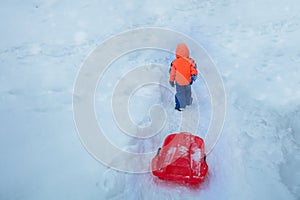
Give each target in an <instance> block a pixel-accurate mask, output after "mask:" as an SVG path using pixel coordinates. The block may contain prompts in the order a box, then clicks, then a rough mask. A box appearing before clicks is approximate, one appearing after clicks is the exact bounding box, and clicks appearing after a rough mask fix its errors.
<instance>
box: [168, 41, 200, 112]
mask: <svg viewBox="0 0 300 200" xmlns="http://www.w3.org/2000/svg"><path fill="white" fill-rule="evenodd" d="M189 56H190V52H189V49H188V47H187V46H186V44H184V43H179V44H178V45H177V48H176V59H175V60H173V62H172V63H171V68H170V80H169V82H170V85H171V86H172V87H174V86H175V83H176V95H175V109H176V110H178V111H183V110H184V108H185V107H186V106H187V105H191V104H192V100H193V99H192V93H191V85H192V83H193V81H195V80H196V78H197V75H198V71H197V66H196V64H195V62H194V60H193V59H191V58H190V57H189ZM174 81H175V83H174Z"/></svg>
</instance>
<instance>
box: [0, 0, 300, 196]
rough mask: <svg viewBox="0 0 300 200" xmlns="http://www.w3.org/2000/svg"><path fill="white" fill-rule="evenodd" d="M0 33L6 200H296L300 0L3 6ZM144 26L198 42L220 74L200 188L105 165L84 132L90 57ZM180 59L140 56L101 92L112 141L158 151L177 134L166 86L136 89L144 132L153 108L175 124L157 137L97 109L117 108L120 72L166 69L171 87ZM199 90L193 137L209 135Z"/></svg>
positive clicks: (117, 67)
mask: <svg viewBox="0 0 300 200" xmlns="http://www.w3.org/2000/svg"><path fill="white" fill-rule="evenodd" d="M0 27H1V32H0V36H1V43H0V122H1V123H0V199H1V200H2V199H3V200H10V199H22V200H23V199H30V200H33V199H37V200H39V199H44V200H48V199H210V200H212V199H218V200H220V199H230V200H231V199H233V200H235V199H236V200H238V199H249V200H250V199H273V200H276V199H278V200H279V199H280V200H281V199H286V200H290V199H291V200H293V199H294V200H297V199H300V181H299V180H300V170H299V169H300V158H299V157H300V154H299V147H300V146H299V145H300V47H299V45H300V39H299V36H300V4H299V2H298V1H297V0H287V1H280V0H272V1H271V0H253V1H246V0H220V1H218V0H206V1H205V0H203V1H200V0H199V1H197V0H189V1H153V0H151V1H150V0H145V1H138V0H136V1H132V0H131V1H126V2H125V1H124V2H121V1H114V0H113V1H112V0H101V1H96V0H89V1H77V0H76V1H67V0H64V1H62V0H45V1H42V0H28V1H21V0H3V1H1V2H0ZM141 27H161V28H168V29H173V30H175V31H179V32H181V33H184V34H186V35H188V36H190V37H191V38H193V39H194V40H196V41H197V42H198V43H199V44H201V45H202V46H203V47H204V48H205V49H206V50H207V52H208V54H209V55H210V56H211V58H212V59H213V60H214V62H215V63H216V66H217V68H218V70H219V72H220V74H221V76H222V78H223V81H224V85H225V88H226V94H227V115H226V122H225V126H224V129H223V133H222V136H221V138H220V140H219V142H218V143H217V145H216V146H215V149H214V150H213V152H212V153H211V154H210V155H209V157H208V158H207V161H208V165H209V177H208V178H207V180H206V181H205V182H204V183H203V184H202V185H201V187H200V188H191V187H188V186H186V185H180V184H171V183H166V182H163V181H159V180H157V179H156V178H154V177H153V176H152V175H151V174H150V173H148V174H140V175H137V174H126V173H122V172H116V171H114V170H112V169H108V168H107V167H105V166H104V165H102V164H100V163H99V162H97V161H96V160H95V159H93V158H92V156H91V155H90V154H89V153H88V152H87V151H86V150H85V149H84V147H83V146H82V144H81V143H80V140H79V137H78V135H77V133H76V128H75V124H74V121H73V113H72V92H73V84H74V82H75V79H76V76H77V73H78V72H79V69H80V66H81V65H82V63H83V61H84V59H85V58H86V57H87V55H88V54H89V52H91V51H92V50H93V49H94V48H95V47H96V46H97V45H99V44H101V42H103V41H104V40H106V39H107V38H109V37H111V36H113V35H115V34H118V33H120V32H122V31H127V30H131V29H133V28H141ZM175 47H176V44H175V43H174V49H175ZM191 56H193V55H191ZM172 59H173V57H172V55H171V54H167V53H165V52H159V51H141V52H137V53H133V54H130V55H128V56H125V57H124V58H121V59H120V60H119V61H117V62H116V63H114V64H113V65H112V66H111V68H110V70H109V71H108V72H107V75H106V76H105V80H106V81H104V82H103V83H104V84H102V86H103V87H99V88H98V90H97V95H96V112H97V116H98V119H99V123H100V124H101V123H103V126H104V127H103V129H104V130H105V132H106V133H107V136H108V137H109V138H110V139H111V141H112V142H113V143H114V144H115V145H118V146H120V148H124V149H131V150H132V151H145V152H147V151H150V150H151V151H152V150H155V149H156V148H157V147H158V146H159V145H161V143H162V142H163V139H164V137H165V135H167V134H169V133H171V132H176V131H180V130H178V127H177V125H176V121H177V120H178V118H179V114H178V113H176V112H175V111H174V110H173V97H172V94H170V93H168V92H166V93H163V94H165V96H162V95H161V94H162V93H161V91H160V89H159V88H158V87H154V86H151V87H147V88H142V89H141V90H140V91H137V93H136V94H135V95H134V96H133V98H132V101H131V104H130V105H129V108H130V114H131V117H132V119H133V120H134V121H135V122H136V123H137V124H139V125H141V126H144V125H147V123H148V120H149V119H148V110H149V108H150V107H151V105H153V104H155V103H161V104H162V105H164V106H165V108H166V112H167V113H168V114H169V115H168V116H173V117H169V118H168V124H167V125H166V127H165V129H164V133H163V134H160V135H159V136H157V137H156V138H155V139H149V140H142V141H141V140H135V139H132V138H130V137H129V136H126V135H124V134H123V133H122V132H121V131H120V130H118V128H116V127H115V124H114V123H113V121H112V120H111V117H110V115H111V110H110V109H109V107H108V106H106V107H105V109H104V110H101V109H100V108H101V106H99V105H103V104H105V103H107V102H109V98H110V97H111V94H110V91H111V87H113V85H114V84H115V83H116V81H117V80H118V77H120V76H121V75H122V73H124V72H126V71H129V70H131V69H133V68H134V67H137V66H140V65H142V64H147V63H149V62H155V63H160V64H163V65H166V71H158V72H157V73H158V75H161V80H162V81H167V78H168V77H167V75H168V67H169V64H170V62H171V60H172ZM196 62H197V61H196ZM199 68H201V66H199ZM154 70H155V69H154ZM193 87H194V88H196V91H199V93H197V94H195V95H197V97H198V98H199V101H198V103H199V106H200V110H201V117H200V119H201V120H200V123H201V124H200V127H199V128H198V130H199V132H198V133H197V134H198V135H200V136H201V137H204V136H205V131H206V130H207V127H208V124H209V118H210V114H211V111H210V100H209V99H210V97H209V94H208V92H207V89H206V87H205V85H204V82H203V80H201V77H199V80H197V82H196V83H195V84H194V86H193ZM175 113H176V114H175ZM106 116H107V117H106ZM104 118H105V120H106V121H105V122H101V120H102V119H104Z"/></svg>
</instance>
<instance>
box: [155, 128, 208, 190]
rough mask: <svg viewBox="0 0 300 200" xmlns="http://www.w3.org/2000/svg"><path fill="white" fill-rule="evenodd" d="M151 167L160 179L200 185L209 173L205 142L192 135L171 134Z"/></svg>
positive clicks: (183, 133) (184, 133)
mask: <svg viewBox="0 0 300 200" xmlns="http://www.w3.org/2000/svg"><path fill="white" fill-rule="evenodd" d="M151 165H152V173H153V175H154V176H157V177H158V178H160V179H163V180H170V181H181V182H182V181H183V182H187V183H190V184H199V183H201V182H202V181H203V180H204V179H205V177H206V174H207V172H208V165H207V163H206V155H205V152H204V142H203V140H202V139H201V138H200V137H198V136H195V135H192V134H191V133H186V132H181V133H177V134H171V135H169V136H167V137H166V139H165V142H164V143H163V146H162V148H159V149H158V152H157V155H156V156H155V157H154V158H153V159H152V163H151Z"/></svg>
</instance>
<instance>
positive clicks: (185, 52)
mask: <svg viewBox="0 0 300 200" xmlns="http://www.w3.org/2000/svg"><path fill="white" fill-rule="evenodd" d="M179 57H183V58H188V57H190V51H189V48H188V47H187V46H186V44H185V43H179V44H178V45H177V47H176V58H179Z"/></svg>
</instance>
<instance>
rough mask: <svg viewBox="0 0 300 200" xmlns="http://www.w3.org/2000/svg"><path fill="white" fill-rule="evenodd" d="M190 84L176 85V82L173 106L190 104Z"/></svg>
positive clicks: (179, 106)
mask: <svg viewBox="0 0 300 200" xmlns="http://www.w3.org/2000/svg"><path fill="white" fill-rule="evenodd" d="M192 101H193V99H192V92H191V85H178V84H177V83H176V95H175V104H176V105H175V108H185V106H186V105H191V104H192Z"/></svg>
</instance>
